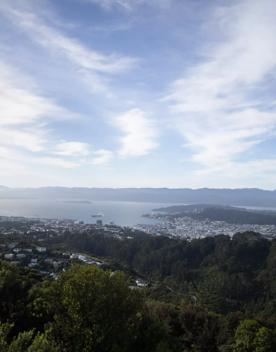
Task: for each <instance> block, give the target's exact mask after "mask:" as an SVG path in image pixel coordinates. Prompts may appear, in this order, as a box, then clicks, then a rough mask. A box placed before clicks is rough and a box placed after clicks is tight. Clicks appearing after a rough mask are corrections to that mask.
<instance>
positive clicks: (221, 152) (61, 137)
mask: <svg viewBox="0 0 276 352" xmlns="http://www.w3.org/2000/svg"><path fill="white" fill-rule="evenodd" d="M275 18H276V2H275V0H262V1H259V0H238V1H236V0H231V1H228V0H227V1H226V0H208V1H206V0H13V1H10V0H0V163H1V164H0V165H1V167H0V184H2V185H6V186H12V187H38V186H69V187H76V186H77V187H171V188H182V187H185V188H186V187H189V188H200V187H215V188H244V187H246V188H251V187H258V188H264V189H276V177H275V175H276V35H275V33H276V21H275Z"/></svg>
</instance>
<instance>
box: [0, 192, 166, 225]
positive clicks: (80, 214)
mask: <svg viewBox="0 0 276 352" xmlns="http://www.w3.org/2000/svg"><path fill="white" fill-rule="evenodd" d="M169 205H170V204H168V203H166V204H164V203H142V202H139V203H138V202H122V201H117V202H116V201H90V200H89V201H88V200H75V199H74V200H68V199H55V200H47V199H33V198H20V199H19V198H16V199H15V198H8V199H3V198H2V199H0V216H24V217H35V218H46V219H73V220H80V221H84V222H85V223H95V222H96V221H97V220H99V219H101V220H102V221H103V223H104V224H109V223H110V222H113V223H114V224H116V225H120V226H135V225H138V224H154V223H156V220H153V219H148V218H145V217H143V216H142V215H143V214H146V213H150V212H151V211H152V209H154V208H160V207H162V206H169ZM97 214H101V215H102V216H101V217H93V215H97Z"/></svg>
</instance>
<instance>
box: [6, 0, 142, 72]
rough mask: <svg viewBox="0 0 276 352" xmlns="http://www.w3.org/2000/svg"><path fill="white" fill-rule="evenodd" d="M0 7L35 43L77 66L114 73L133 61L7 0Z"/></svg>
mask: <svg viewBox="0 0 276 352" xmlns="http://www.w3.org/2000/svg"><path fill="white" fill-rule="evenodd" d="M0 11H1V12H2V14H3V15H5V16H6V17H8V18H9V20H10V21H12V23H13V24H14V25H15V26H17V27H20V28H21V29H23V30H24V31H25V32H26V33H27V34H28V35H29V36H30V37H31V38H32V39H33V40H34V41H35V42H36V43H38V44H39V45H41V46H43V47H45V48H47V50H54V51H55V52H56V53H58V54H60V55H62V56H63V58H67V59H68V60H69V61H71V62H72V63H73V64H75V65H77V66H78V67H79V68H80V69H84V70H88V71H89V72H92V73H93V72H94V73H103V74H116V73H120V72H122V71H126V70H129V69H130V68H132V67H133V66H134V65H135V64H136V63H137V59H135V58H131V57H127V56H123V55H119V54H104V53H101V52H99V51H96V50H93V49H90V48H89V47H87V46H86V45H84V44H82V43H81V42H80V41H79V40H77V39H75V38H71V37H70V36H68V35H66V34H64V33H63V32H61V31H60V30H59V29H57V28H54V27H53V26H50V25H48V24H47V23H46V22H45V21H44V20H43V18H42V17H41V16H39V15H38V14H36V13H34V12H30V11H26V10H24V9H22V8H16V7H13V6H11V4H9V3H8V2H5V1H4V2H3V3H2V4H1V5H0Z"/></svg>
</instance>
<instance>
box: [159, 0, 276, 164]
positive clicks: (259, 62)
mask: <svg viewBox="0 0 276 352" xmlns="http://www.w3.org/2000/svg"><path fill="white" fill-rule="evenodd" d="M275 17H276V7H275V2H274V1H273V0H264V1H256V0H254V1H248V0H246V1H241V2H234V4H231V5H230V6H226V7H221V8H219V9H217V11H216V14H215V17H214V19H213V20H215V23H216V31H217V32H219V33H224V35H223V36H222V38H219V39H218V40H217V41H216V42H215V44H214V45H212V46H211V47H210V46H209V48H205V59H204V60H202V61H201V63H200V64H197V65H194V66H193V67H190V68H189V69H188V70H187V71H186V73H185V74H184V75H183V77H182V78H180V79H178V80H176V81H175V82H174V83H173V84H172V85H171V88H170V90H169V93H168V94H167V96H166V98H165V101H167V102H169V103H170V109H171V112H172V114H173V115H174V120H173V121H174V123H175V126H176V128H177V129H178V130H179V131H180V133H181V134H182V136H183V137H184V140H185V147H188V148H190V149H191V150H192V151H193V157H192V158H193V160H194V161H195V162H198V163H200V164H201V165H203V166H204V167H206V168H213V167H215V166H218V165H219V166H220V167H221V168H223V167H224V166H226V165H227V163H229V162H230V161H234V160H237V159H238V158H239V157H240V156H241V155H243V154H244V153H245V152H247V151H249V150H250V149H251V148H252V147H254V146H256V145H257V144H258V143H260V142H262V141H264V140H265V139H267V138H269V136H271V134H272V133H274V132H275V129H276V111H275V107H274V109H272V108H271V105H270V103H269V102H270V99H269V97H265V96H260V97H258V96H259V95H262V93H261V88H262V87H263V86H264V85H265V83H266V81H265V80H266V78H268V76H269V75H275V72H276V71H275V69H276V37H275V35H274V33H276V22H275ZM206 53H207V54H206Z"/></svg>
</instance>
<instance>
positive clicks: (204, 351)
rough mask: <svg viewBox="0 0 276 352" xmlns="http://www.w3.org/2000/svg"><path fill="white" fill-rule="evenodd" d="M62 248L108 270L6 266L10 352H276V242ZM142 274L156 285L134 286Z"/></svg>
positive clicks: (97, 240) (81, 239)
mask: <svg viewBox="0 0 276 352" xmlns="http://www.w3.org/2000/svg"><path fill="white" fill-rule="evenodd" d="M53 241H57V240H53ZM58 243H59V244H60V245H61V244H62V246H64V247H66V248H71V249H72V250H75V251H77V250H78V251H81V252H86V253H89V254H91V255H96V256H101V257H104V258H107V260H109V262H110V266H109V270H102V269H99V268H97V267H96V266H94V265H73V266H71V267H70V268H69V269H68V270H66V271H65V272H63V273H61V274H60V275H59V276H58V277H57V279H56V280H50V279H45V278H42V277H41V275H39V274H38V273H37V272H36V271H34V270H30V269H23V268H20V267H16V266H12V265H9V264H7V263H5V262H0V297H1V302H0V319H1V320H0V323H1V325H0V350H1V351H3V352H20V351H22V352H23V351H27V352H34V351H36V352H46V351H47V352H64V351H66V352H71V351H72V352H79V351H86V352H89V351H95V352H109V351H111V352H117V351H118V352H124V351H125V352H128V351H131V352H132V351H134V352H136V351H137V352H138V351H145V352H147V351H148V352H183V351H185V352H272V351H275V350H276V330H275V329H276V315H275V312H276V309H275V306H276V275H275V274H276V241H275V240H272V241H268V240H266V239H264V238H263V237H261V236H260V235H258V234H255V233H244V234H237V235H235V236H234V237H233V239H230V238H229V237H227V236H217V237H214V238H205V239H201V240H193V241H191V242H188V241H180V240H172V239H169V238H164V237H151V236H146V235H143V234H140V235H137V236H135V237H132V238H128V236H126V238H123V239H122V238H120V239H116V238H114V237H112V236H103V235H96V234H92V233H86V234H82V235H80V234H78V235H76V236H74V235H72V234H70V235H69V234H64V235H63V236H60V237H59V238H58ZM52 245H53V243H52ZM116 269H120V271H118V270H116ZM122 271H125V273H126V274H123V273H122ZM134 274H135V275H138V276H140V277H142V278H144V280H146V281H148V282H149V285H148V287H146V288H142V289H139V288H138V287H133V285H132V283H131V281H130V278H131V276H132V275H134Z"/></svg>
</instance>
